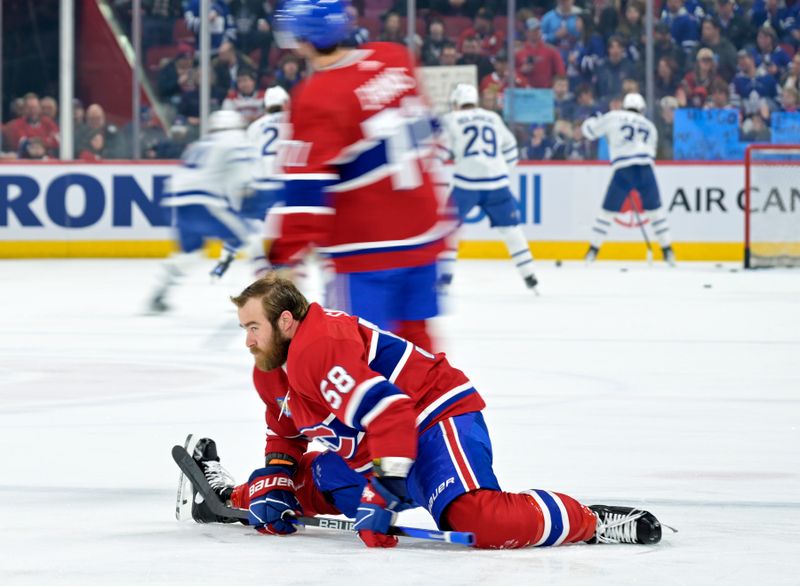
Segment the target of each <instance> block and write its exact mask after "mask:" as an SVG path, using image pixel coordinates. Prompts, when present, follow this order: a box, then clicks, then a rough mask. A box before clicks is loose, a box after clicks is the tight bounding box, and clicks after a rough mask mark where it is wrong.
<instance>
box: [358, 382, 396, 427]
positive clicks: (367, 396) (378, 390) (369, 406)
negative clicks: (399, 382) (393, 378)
mask: <svg viewBox="0 0 800 586" xmlns="http://www.w3.org/2000/svg"><path fill="white" fill-rule="evenodd" d="M394 395H402V396H405V393H403V391H401V390H400V389H399V388H397V387H396V386H395V385H393V384H392V383H390V382H389V381H388V380H384V381H381V382H379V383H377V384H376V385H374V386H373V387H372V388H371V389H370V390H368V391H367V392H366V393H364V396H363V397H361V402H360V403H359V404H358V407H356V412H355V414H354V415H353V427H354V428H355V429H357V430H359V431H363V430H364V426H363V425H361V419H362V418H363V417H364V416H365V415H366V414H367V413H369V412H370V411H372V410H373V409H374V408H375V406H376V405H377V404H378V403H379V402H381V401H382V400H383V399H385V398H387V397H392V396H394Z"/></svg>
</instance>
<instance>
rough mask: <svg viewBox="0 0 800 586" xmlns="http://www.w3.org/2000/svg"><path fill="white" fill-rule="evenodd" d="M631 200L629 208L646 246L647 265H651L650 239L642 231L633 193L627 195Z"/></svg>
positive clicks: (645, 231) (651, 249)
mask: <svg viewBox="0 0 800 586" xmlns="http://www.w3.org/2000/svg"><path fill="white" fill-rule="evenodd" d="M629 197H630V199H631V207H632V208H633V215H634V217H636V223H637V224H639V228H640V229H641V231H642V238H644V243H645V245H646V246H647V264H649V265H651V264H653V245H652V244H650V238H648V237H647V230H645V229H644V224H643V223H642V217H641V216H640V215H639V206H637V205H636V199H635V198H634V197H633V192H631V194H630V195H629Z"/></svg>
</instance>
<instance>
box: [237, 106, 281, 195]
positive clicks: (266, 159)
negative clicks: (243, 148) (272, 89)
mask: <svg viewBox="0 0 800 586" xmlns="http://www.w3.org/2000/svg"><path fill="white" fill-rule="evenodd" d="M288 129H289V123H288V121H287V120H286V113H285V112H274V113H272V114H265V115H264V116H262V117H261V118H259V119H258V120H256V121H255V122H253V123H252V124H251V125H250V126H249V127H248V128H247V138H248V139H249V140H250V144H251V145H253V148H254V149H255V151H256V163H255V166H254V167H253V188H254V189H260V190H261V189H263V190H270V189H280V188H281V186H282V185H283V183H281V182H280V181H276V179H275V175H276V174H277V172H278V168H277V165H276V163H275V159H276V158H277V155H278V145H279V144H280V142H281V141H282V140H285V139H286V137H287V135H288V134H289V131H288Z"/></svg>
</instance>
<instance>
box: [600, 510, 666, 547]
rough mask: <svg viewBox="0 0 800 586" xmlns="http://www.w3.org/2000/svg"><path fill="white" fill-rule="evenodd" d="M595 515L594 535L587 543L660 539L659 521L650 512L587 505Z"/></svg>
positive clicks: (649, 543)
mask: <svg viewBox="0 0 800 586" xmlns="http://www.w3.org/2000/svg"><path fill="white" fill-rule="evenodd" d="M589 508H590V509H591V510H592V512H594V514H595V516H596V517H597V528H596V529H595V533H594V537H592V538H591V539H590V540H588V543H643V544H645V545H651V544H654V543H658V542H659V541H661V523H660V522H659V521H658V519H656V518H655V516H654V515H653V514H652V513H648V512H647V511H643V510H641V509H636V508H633V507H612V506H609V505H589Z"/></svg>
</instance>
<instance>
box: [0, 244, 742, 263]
mask: <svg viewBox="0 0 800 586" xmlns="http://www.w3.org/2000/svg"><path fill="white" fill-rule="evenodd" d="M587 248H588V243H587V242H581V241H572V242H570V241H536V242H531V250H532V251H533V256H534V258H536V259H542V260H548V259H549V260H555V259H560V260H580V259H582V258H583V255H584V254H586V249H587ZM673 248H674V249H675V256H676V257H677V259H678V260H679V261H690V260H697V261H742V260H743V259H744V252H743V248H744V247H743V245H742V243H741V242H676V243H675V244H673ZM174 249H175V244H174V243H173V242H171V241H169V240H124V241H117V240H78V241H31V242H27V241H0V258H163V257H165V256H167V255H168V254H169V253H170V252H172V251H173V250H174ZM220 250H221V246H220V244H219V242H210V243H209V244H208V245H207V246H206V253H207V254H208V255H209V256H210V257H212V258H216V257H218V256H219V254H220ZM458 256H459V258H476V259H477V258H496V259H507V258H508V251H507V250H506V247H505V244H504V243H502V242H498V241H492V240H470V241H462V242H460V243H459V247H458ZM653 256H654V258H656V259H660V258H661V248H660V247H659V246H658V245H657V244H655V245H653ZM598 260H645V246H644V243H643V242H607V243H605V244H604V245H603V247H602V248H601V249H600V255H599V257H598Z"/></svg>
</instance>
